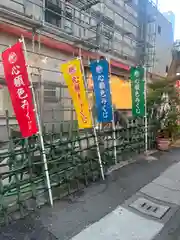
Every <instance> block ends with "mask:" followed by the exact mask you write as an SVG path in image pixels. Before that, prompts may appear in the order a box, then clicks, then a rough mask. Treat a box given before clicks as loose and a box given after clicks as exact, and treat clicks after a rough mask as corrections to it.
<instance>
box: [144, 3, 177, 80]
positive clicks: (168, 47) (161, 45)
mask: <svg viewBox="0 0 180 240" xmlns="http://www.w3.org/2000/svg"><path fill="white" fill-rule="evenodd" d="M147 15H148V20H151V23H149V24H148V25H147V41H149V43H150V44H151V45H154V46H155V47H154V48H153V46H152V48H149V49H148V50H149V52H150V51H152V52H154V51H155V55H154V60H153V61H150V62H151V64H152V72H153V73H155V74H158V75H161V76H165V75H166V66H168V67H170V64H171V60H172V47H173V41H174V40H173V28H172V24H171V23H170V22H169V21H168V20H167V19H166V18H165V17H164V15H163V14H162V13H160V12H159V11H158V10H157V8H156V7H154V6H152V5H151V4H150V3H149V4H148V7H147ZM153 19H154V21H153ZM153 63H154V65H153Z"/></svg>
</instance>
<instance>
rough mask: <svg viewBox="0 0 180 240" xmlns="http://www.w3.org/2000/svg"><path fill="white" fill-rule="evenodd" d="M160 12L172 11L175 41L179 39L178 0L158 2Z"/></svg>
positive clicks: (179, 18) (179, 9) (179, 0)
mask: <svg viewBox="0 0 180 240" xmlns="http://www.w3.org/2000/svg"><path fill="white" fill-rule="evenodd" d="M158 7H159V10H160V11H161V12H167V11H172V12H174V14H175V34H174V36H175V40H176V39H180V0H158Z"/></svg>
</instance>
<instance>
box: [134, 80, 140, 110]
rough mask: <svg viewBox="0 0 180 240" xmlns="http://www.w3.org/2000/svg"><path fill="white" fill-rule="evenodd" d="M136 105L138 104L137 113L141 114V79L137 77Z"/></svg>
mask: <svg viewBox="0 0 180 240" xmlns="http://www.w3.org/2000/svg"><path fill="white" fill-rule="evenodd" d="M134 88H135V106H136V113H137V114H140V112H141V111H140V81H139V79H135V86H134Z"/></svg>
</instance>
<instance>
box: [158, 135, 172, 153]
mask: <svg viewBox="0 0 180 240" xmlns="http://www.w3.org/2000/svg"><path fill="white" fill-rule="evenodd" d="M156 143H157V148H158V150H160V151H167V150H169V146H170V140H169V139H168V138H157V139H156Z"/></svg>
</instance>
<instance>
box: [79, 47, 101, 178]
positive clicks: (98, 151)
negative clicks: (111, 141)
mask: <svg viewBox="0 0 180 240" xmlns="http://www.w3.org/2000/svg"><path fill="white" fill-rule="evenodd" d="M79 50H80V51H79V56H81V49H80V48H79ZM79 59H80V62H81V68H82V74H83V79H84V85H85V89H86V96H87V99H89V97H88V92H87V89H88V88H87V81H86V76H85V73H84V66H83V63H82V58H81V57H79ZM89 110H90V114H91V119H92V125H93V132H94V138H95V143H96V148H97V155H98V161H99V166H100V170H101V177H102V180H105V177H104V169H103V165H102V159H101V153H100V148H99V143H98V137H97V132H96V128H95V125H94V119H93V115H92V111H91V109H89Z"/></svg>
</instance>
